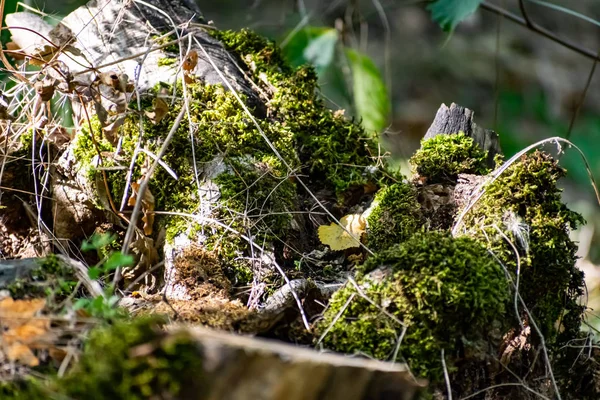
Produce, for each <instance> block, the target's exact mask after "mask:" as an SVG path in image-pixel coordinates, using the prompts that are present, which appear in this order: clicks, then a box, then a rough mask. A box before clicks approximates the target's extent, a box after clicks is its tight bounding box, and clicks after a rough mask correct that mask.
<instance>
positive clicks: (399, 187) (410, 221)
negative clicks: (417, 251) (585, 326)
mask: <svg viewBox="0 0 600 400" xmlns="http://www.w3.org/2000/svg"><path fill="white" fill-rule="evenodd" d="M372 207H373V210H372V211H371V213H370V214H369V216H368V217H367V238H368V243H367V246H368V247H369V249H371V250H373V251H379V250H383V249H387V248H389V247H391V246H393V245H395V244H398V243H401V242H403V241H405V240H406V239H408V238H409V237H410V236H411V235H412V234H413V233H415V232H416V231H417V230H418V229H419V228H420V226H421V225H422V221H421V219H420V212H419V204H418V203H417V198H416V191H415V189H414V188H413V187H412V186H411V185H409V184H407V183H403V182H398V183H394V184H392V185H390V186H387V187H385V188H383V189H381V190H380V191H379V192H378V193H377V195H376V196H375V200H374V201H373V205H372Z"/></svg>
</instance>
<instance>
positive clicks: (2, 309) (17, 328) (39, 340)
mask: <svg viewBox="0 0 600 400" xmlns="http://www.w3.org/2000/svg"><path fill="white" fill-rule="evenodd" d="M45 305H46V300H45V299H32V300H13V299H12V298H11V297H5V298H4V299H2V300H0V325H1V327H2V333H1V335H0V339H1V340H0V342H1V344H2V350H3V351H4V353H5V355H6V357H7V358H8V359H9V360H10V361H12V362H19V363H21V364H24V365H28V366H30V367H34V366H36V365H38V364H39V360H38V359H37V357H36V356H35V355H34V354H33V352H32V349H34V348H46V347H49V341H48V340H47V339H48V334H49V329H50V323H49V321H48V319H45V318H37V317H36V314H38V313H39V312H40V311H41V310H42V309H43V308H44V306H45Z"/></svg>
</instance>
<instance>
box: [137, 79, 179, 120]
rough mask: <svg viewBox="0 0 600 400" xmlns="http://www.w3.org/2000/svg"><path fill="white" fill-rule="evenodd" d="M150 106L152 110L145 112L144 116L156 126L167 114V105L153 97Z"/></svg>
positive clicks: (160, 99)
mask: <svg viewBox="0 0 600 400" xmlns="http://www.w3.org/2000/svg"><path fill="white" fill-rule="evenodd" d="M186 83H189V82H186ZM152 105H153V106H154V110H153V111H146V116H147V117H148V118H150V120H151V121H152V122H153V123H154V124H158V123H159V122H160V121H162V119H163V118H164V117H165V115H167V114H168V113H169V105H168V104H167V102H166V101H164V100H163V99H162V98H160V97H155V98H154V100H153V101H152Z"/></svg>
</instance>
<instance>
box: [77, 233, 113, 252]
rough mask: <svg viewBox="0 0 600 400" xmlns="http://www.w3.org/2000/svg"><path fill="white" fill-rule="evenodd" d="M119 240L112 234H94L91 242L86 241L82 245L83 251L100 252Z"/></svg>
mask: <svg viewBox="0 0 600 400" xmlns="http://www.w3.org/2000/svg"><path fill="white" fill-rule="evenodd" d="M116 238H117V236H116V235H114V234H110V233H102V234H99V235H98V234H93V235H92V237H91V238H90V239H89V240H84V241H83V243H82V244H81V250H82V251H89V250H98V249H101V248H103V247H105V246H108V245H109V244H111V243H112V242H113V241H114V240H115V239H116Z"/></svg>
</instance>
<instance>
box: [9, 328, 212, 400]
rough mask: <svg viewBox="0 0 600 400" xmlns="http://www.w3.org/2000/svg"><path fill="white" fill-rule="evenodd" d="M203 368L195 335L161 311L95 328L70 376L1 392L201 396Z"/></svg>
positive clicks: (30, 397)
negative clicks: (163, 318)
mask: <svg viewBox="0 0 600 400" xmlns="http://www.w3.org/2000/svg"><path fill="white" fill-rule="evenodd" d="M203 371H204V370H203V368H202V357H201V354H199V353H198V347H197V345H196V344H195V343H194V342H193V340H192V339H191V338H190V337H187V336H186V335H184V334H170V335H167V334H166V333H164V332H163V331H162V330H161V322H160V320H159V319H157V318H156V317H154V318H138V319H135V320H133V321H131V322H118V323H116V324H115V325H114V326H112V327H104V328H98V329H95V330H94V331H92V334H91V336H90V338H89V340H88V341H87V343H86V346H85V349H84V351H83V354H82V355H81V357H80V358H79V361H78V362H77V364H76V365H75V366H74V368H73V369H72V370H70V371H69V372H68V373H67V375H65V376H64V377H62V378H57V377H54V378H51V379H48V380H46V381H42V380H33V379H30V380H26V381H16V382H6V383H4V384H2V385H1V386H0V394H2V395H3V396H2V398H3V399H15V400H16V399H27V400H37V399H40V400H41V399H48V398H57V399H62V398H69V399H92V400H108V399H127V400H138V399H139V400H141V399H148V398H161V399H167V398H169V399H171V398H188V396H190V395H193V397H194V398H199V395H198V393H201V392H202V386H203V377H202V376H203Z"/></svg>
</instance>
